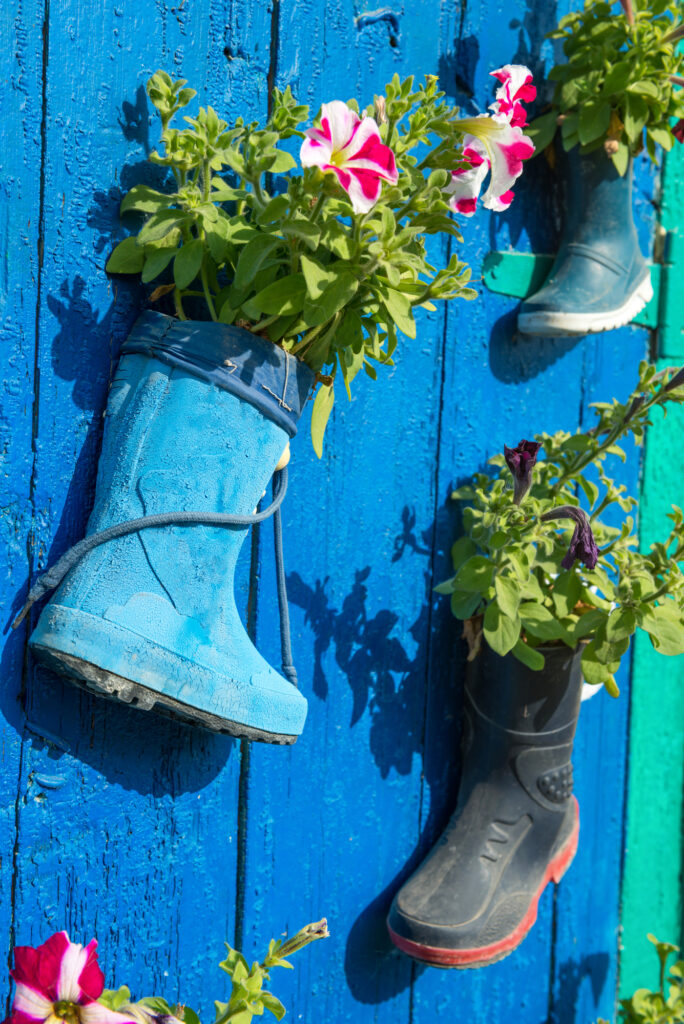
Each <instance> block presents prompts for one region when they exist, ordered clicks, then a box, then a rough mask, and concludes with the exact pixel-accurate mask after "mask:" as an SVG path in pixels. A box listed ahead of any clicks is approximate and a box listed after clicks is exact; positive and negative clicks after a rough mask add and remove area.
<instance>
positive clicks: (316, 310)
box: [304, 270, 359, 327]
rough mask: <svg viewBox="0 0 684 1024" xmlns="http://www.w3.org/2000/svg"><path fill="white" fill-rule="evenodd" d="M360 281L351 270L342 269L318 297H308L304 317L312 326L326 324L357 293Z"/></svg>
mask: <svg viewBox="0 0 684 1024" xmlns="http://www.w3.org/2000/svg"><path fill="white" fill-rule="evenodd" d="M358 287H359V282H358V280H357V278H356V277H355V276H354V274H353V273H352V272H351V271H350V270H342V271H340V273H339V274H337V275H336V276H335V280H334V281H332V283H331V284H329V285H328V287H327V288H326V289H325V291H324V292H322V294H321V296H320V298H318V299H308V298H307V300H306V302H305V303H304V319H305V320H306V321H307V322H308V323H309V324H311V326H312V327H315V326H317V325H318V324H324V323H325V322H326V320H329V319H330V318H331V317H332V316H334V315H335V313H337V312H338V310H340V309H343V308H344V306H346V305H348V303H350V302H351V300H352V299H353V298H354V296H355V295H356V292H357V290H358Z"/></svg>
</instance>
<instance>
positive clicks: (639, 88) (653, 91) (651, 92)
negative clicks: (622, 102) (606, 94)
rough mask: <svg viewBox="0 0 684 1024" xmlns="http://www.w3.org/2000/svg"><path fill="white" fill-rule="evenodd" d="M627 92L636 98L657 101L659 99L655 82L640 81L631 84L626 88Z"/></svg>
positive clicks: (658, 91)
mask: <svg viewBox="0 0 684 1024" xmlns="http://www.w3.org/2000/svg"><path fill="white" fill-rule="evenodd" d="M627 92H634V93H636V94H637V95H638V96H648V97H649V99H654V100H657V99H658V98H659V97H660V90H659V89H658V86H657V85H656V84H655V82H649V81H648V80H646V79H642V80H641V81H639V82H632V84H631V85H628V86H627Z"/></svg>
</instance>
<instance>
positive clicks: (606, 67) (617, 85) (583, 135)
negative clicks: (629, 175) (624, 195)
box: [529, 0, 684, 174]
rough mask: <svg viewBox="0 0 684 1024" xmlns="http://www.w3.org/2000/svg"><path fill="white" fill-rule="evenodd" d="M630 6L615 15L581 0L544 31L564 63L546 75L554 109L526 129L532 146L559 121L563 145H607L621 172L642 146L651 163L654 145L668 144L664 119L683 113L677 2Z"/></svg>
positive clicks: (637, 0)
mask: <svg viewBox="0 0 684 1024" xmlns="http://www.w3.org/2000/svg"><path fill="white" fill-rule="evenodd" d="M623 6H626V4H625V5H623ZM629 10H630V12H631V14H632V17H631V18H630V17H628V15H627V13H626V12H625V11H623V12H622V13H619V14H618V13H615V3H610V2H606V0H585V4H584V7H583V9H582V10H580V11H574V12H573V13H571V14H568V15H566V16H565V17H564V18H562V19H561V20H560V22H559V23H558V27H557V28H556V29H555V30H554V31H553V32H550V33H549V35H548V36H547V39H553V40H559V41H560V42H561V43H562V48H563V53H564V54H565V57H566V58H567V60H566V61H565V62H564V63H562V64H557V65H556V66H555V67H554V68H553V69H552V70H551V71H550V73H549V76H548V77H549V78H550V79H551V81H553V82H555V91H554V94H553V103H552V105H553V109H552V110H551V111H550V112H548V113H544V114H542V115H541V116H540V117H538V118H536V120H535V121H533V122H532V125H531V126H530V131H529V134H530V136H531V137H532V138H533V140H534V142H535V145H536V146H537V150H538V151H539V150H542V149H544V148H545V147H546V146H547V145H548V144H549V143H550V142H551V140H552V138H553V136H554V135H555V133H556V129H557V127H558V125H559V124H560V134H561V140H562V144H563V147H564V149H566V150H569V149H573V148H574V147H575V146H578V145H579V146H580V151H581V152H582V153H590V152H592V151H593V150H595V149H599V148H600V147H601V146H606V151H607V152H608V153H609V154H610V155H611V158H612V160H613V163H614V164H615V167H616V168H617V170H618V171H619V173H620V174H624V173H625V171H626V169H627V164H628V161H629V157H630V155H633V156H634V155H636V154H638V153H640V152H641V150H642V149H643V147H644V145H645V146H646V150H647V152H648V154H649V156H650V157H651V158H652V159H653V160H654V161H655V159H656V147H657V146H662V148H663V149H665V150H669V149H671V148H672V145H673V141H674V136H673V134H672V131H671V127H670V125H671V119H672V118H677V119H680V118H682V117H684V92H683V91H682V89H681V86H682V85H683V84H684V81H682V80H681V74H682V70H683V69H684V53H682V52H680V50H679V49H678V46H677V41H678V39H679V38H680V37H681V35H682V17H681V4H680V3H678V2H677V0H631V3H630V4H629ZM677 79H679V81H677ZM606 144H607V145H606Z"/></svg>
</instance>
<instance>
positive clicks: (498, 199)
mask: <svg viewBox="0 0 684 1024" xmlns="http://www.w3.org/2000/svg"><path fill="white" fill-rule="evenodd" d="M514 199H515V195H514V193H513V192H511V190H510V189H509V190H508V191H507V192H504V193H503V194H502V195H500V196H492V197H491V198H490V199H488V200H487V202H486V203H485V206H486V208H487V209H488V210H493V211H494V212H495V213H503V211H504V210H507V209H508V207H509V206H510V205H511V203H512V202H513V200H514Z"/></svg>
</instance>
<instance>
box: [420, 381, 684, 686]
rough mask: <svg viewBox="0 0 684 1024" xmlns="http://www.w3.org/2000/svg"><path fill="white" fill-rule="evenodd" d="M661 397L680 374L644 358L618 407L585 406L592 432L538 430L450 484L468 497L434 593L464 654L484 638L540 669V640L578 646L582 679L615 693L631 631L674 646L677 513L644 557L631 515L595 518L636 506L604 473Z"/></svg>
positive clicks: (680, 613) (682, 582)
mask: <svg viewBox="0 0 684 1024" xmlns="http://www.w3.org/2000/svg"><path fill="white" fill-rule="evenodd" d="M670 402H674V403H677V404H680V403H682V402H684V370H678V371H677V372H676V373H674V375H672V373H671V372H670V371H665V370H663V371H661V372H656V369H655V367H654V366H652V365H650V364H648V363H646V362H643V363H641V365H640V368H639V382H638V385H637V387H636V389H635V390H634V392H633V393H632V394H631V395H630V396H629V398H628V399H627V401H626V402H625V403H620V402H618V401H617V400H613V401H612V402H598V403H595V404H594V406H593V408H594V410H595V413H596V417H597V422H596V423H595V425H594V426H593V427H592V428H591V429H590V430H587V431H584V432H577V433H575V434H571V433H568V432H567V431H558V432H557V433H555V434H537V435H536V441H535V442H521V443H520V445H519V446H518V447H517V448H515V449H507V450H506V457H504V456H501V455H497V456H495V457H494V458H492V459H490V460H489V462H490V465H492V466H493V467H494V472H495V475H494V476H491V475H488V474H487V473H477V474H476V475H475V477H474V478H473V481H472V483H471V484H469V485H467V486H464V487H460V488H459V489H458V490H456V491H454V493H453V497H454V498H455V499H457V500H459V501H467V502H468V505H467V507H466V508H464V510H463V536H461V537H460V538H459V539H458V540H457V541H456V543H455V544H454V546H453V548H452V552H451V554H452V560H453V567H454V575H453V576H452V577H451V578H450V579H449V580H447V581H446V582H445V583H442V584H440V585H439V586H438V587H437V590H438V591H439V592H440V593H444V594H449V595H450V598H451V610H452V612H453V614H454V615H455V616H456V618H458V619H462V620H465V623H466V627H465V629H464V633H465V635H466V636H467V637H468V639H469V641H470V645H471V652H470V657H474V656H475V655H476V653H477V651H478V649H479V645H480V643H481V641H482V638H484V640H486V642H487V643H488V644H489V646H490V647H491V648H492V649H493V650H494V651H496V652H497V653H498V654H500V655H505V654H507V653H508V652H509V651H510V652H511V653H512V654H513V655H514V656H515V657H516V658H518V659H519V660H520V661H522V662H523V663H524V664H525V665H527V666H528V667H529V668H531V669H534V670H541V669H542V668H543V667H544V656H543V653H542V651H541V650H540V647H541V646H542V645H544V644H549V643H551V644H566V645H567V646H568V647H571V648H575V647H576V646H577V645H578V644H580V643H581V644H583V651H582V671H583V674H584V678H585V679H586V681H587V682H588V683H592V684H601V683H602V684H603V685H604V686H605V687H606V689H607V690H608V692H609V693H611V694H612V695H613V696H617V695H618V692H619V691H618V688H617V686H616V684H615V679H614V676H615V673H616V671H617V669H618V667H619V665H620V661H621V659H622V658H623V656H624V655H625V654H626V652H627V650H628V648H629V645H630V640H631V637H632V635H633V634H634V632H635V631H636V630H637V629H642V630H644V631H645V632H646V633H647V634H648V635H649V637H650V640H651V643H652V644H653V647H654V648H655V649H656V650H657V651H660V652H661V653H662V654H668V655H673V654H681V653H683V652H684V575H683V574H682V572H681V570H680V568H679V564H678V563H679V562H680V560H682V559H683V558H684V512H682V510H681V509H680V508H678V507H677V506H676V505H673V506H672V512H671V513H670V515H669V518H670V519H671V522H672V526H671V530H670V533H669V536H667V537H666V538H665V539H664V540H663V542H658V543H656V544H653V545H652V546H651V548H650V550H649V552H648V553H647V554H642V553H640V552H639V551H638V550H637V549H636V545H637V534H636V530H635V525H634V520H633V518H632V517H631V516H629V515H628V516H627V517H626V518H625V520H624V522H623V524H622V526H621V527H615V526H610V525H608V523H607V522H606V520H605V516H606V515H607V514H608V513H609V510H611V509H614V508H617V509H619V510H620V512H621V513H629V512H630V511H631V510H632V509H633V508H634V507H635V506H636V504H637V502H636V500H635V499H634V498H633V497H630V496H629V495H627V494H626V488H625V487H624V485H622V484H616V483H615V482H614V481H613V480H612V479H611V477H610V476H609V475H608V472H607V468H606V460H607V458H608V457H609V456H613V457H615V456H616V457H618V458H620V459H622V460H623V461H624V460H625V459H626V458H627V456H626V453H625V451H624V449H623V448H621V447H620V445H619V443H618V442H619V441H620V440H621V439H622V438H624V437H626V436H627V435H630V434H631V435H632V436H633V438H634V439H635V441H636V442H637V444H639V443H641V441H642V439H643V436H644V430H645V428H646V426H647V424H648V423H649V422H650V418H649V417H650V415H651V413H652V411H653V410H654V409H655V408H656V407H658V406H665V405H667V404H668V403H670ZM540 448H542V449H543V452H544V459H543V461H541V463H539V464H537V465H535V461H536V457H537V454H538V450H539V449H540ZM507 462H508V466H510V467H511V469H512V470H513V473H514V487H513V488H511V483H510V473H509V469H508V467H507ZM580 498H582V499H583V500H584V502H585V504H586V505H587V507H588V512H584V511H583V510H582V509H581V508H580ZM562 519H567V520H569V521H570V522H571V523H572V526H573V528H574V532H573V536H572V540H571V541H570V547H569V548H568V536H567V534H563V533H557V532H555V530H554V529H553V527H551V526H550V525H549V524H550V523H553V524H554V526H555V523H556V522H557V521H558V520H562ZM578 559H579V561H578ZM582 563H584V564H582Z"/></svg>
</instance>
